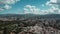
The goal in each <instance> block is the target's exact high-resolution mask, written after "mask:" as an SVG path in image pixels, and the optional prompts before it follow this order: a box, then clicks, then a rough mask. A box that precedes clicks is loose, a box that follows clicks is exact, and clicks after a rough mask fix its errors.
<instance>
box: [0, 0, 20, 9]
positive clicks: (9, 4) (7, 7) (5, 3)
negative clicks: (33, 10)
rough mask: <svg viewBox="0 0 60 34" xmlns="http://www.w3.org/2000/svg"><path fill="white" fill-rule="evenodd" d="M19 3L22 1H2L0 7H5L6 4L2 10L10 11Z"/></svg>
mask: <svg viewBox="0 0 60 34" xmlns="http://www.w3.org/2000/svg"><path fill="white" fill-rule="evenodd" d="M18 1H20V0H1V1H0V5H3V4H4V6H1V7H2V8H4V10H5V9H10V8H12V6H11V5H12V4H15V3H16V2H18ZM2 8H1V9H2Z"/></svg>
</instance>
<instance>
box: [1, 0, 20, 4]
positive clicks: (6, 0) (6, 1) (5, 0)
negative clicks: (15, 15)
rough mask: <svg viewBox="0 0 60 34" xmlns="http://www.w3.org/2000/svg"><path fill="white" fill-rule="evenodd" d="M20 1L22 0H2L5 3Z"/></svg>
mask: <svg viewBox="0 0 60 34" xmlns="http://www.w3.org/2000/svg"><path fill="white" fill-rule="evenodd" d="M18 1H20V0H2V1H1V2H2V3H4V4H15V3H16V2H18Z"/></svg>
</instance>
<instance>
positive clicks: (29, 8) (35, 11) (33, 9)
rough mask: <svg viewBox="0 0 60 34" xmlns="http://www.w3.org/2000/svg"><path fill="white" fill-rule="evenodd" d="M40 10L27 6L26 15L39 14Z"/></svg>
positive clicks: (25, 8)
mask: <svg viewBox="0 0 60 34" xmlns="http://www.w3.org/2000/svg"><path fill="white" fill-rule="evenodd" d="M39 12H40V9H39V8H36V6H31V5H26V6H25V7H24V13H25V14H26V13H33V14H39Z"/></svg>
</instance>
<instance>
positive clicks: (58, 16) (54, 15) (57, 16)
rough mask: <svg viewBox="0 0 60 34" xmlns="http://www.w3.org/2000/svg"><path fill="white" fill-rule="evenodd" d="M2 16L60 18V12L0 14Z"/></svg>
mask: <svg viewBox="0 0 60 34" xmlns="http://www.w3.org/2000/svg"><path fill="white" fill-rule="evenodd" d="M0 17H3V18H4V17H6V18H9V17H16V18H21V17H23V18H60V14H47V15H35V14H0Z"/></svg>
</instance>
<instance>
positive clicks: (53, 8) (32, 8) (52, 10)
mask: <svg viewBox="0 0 60 34" xmlns="http://www.w3.org/2000/svg"><path fill="white" fill-rule="evenodd" d="M24 13H25V14H27V13H32V14H40V15H45V14H60V9H59V8H58V7H57V6H56V5H50V8H48V9H47V10H43V9H40V8H37V7H36V6H32V5H26V6H24Z"/></svg>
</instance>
